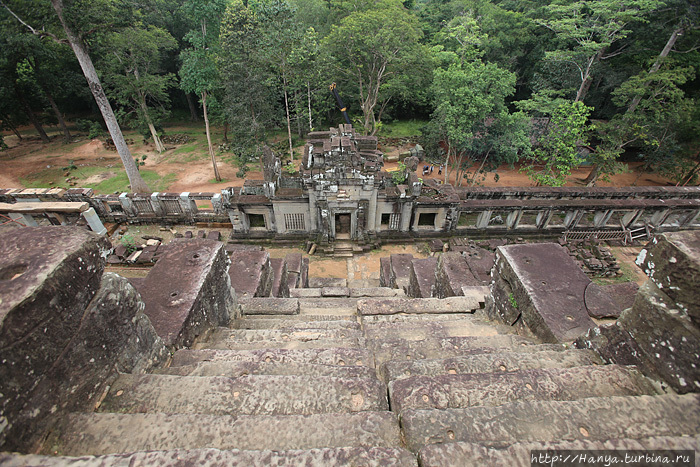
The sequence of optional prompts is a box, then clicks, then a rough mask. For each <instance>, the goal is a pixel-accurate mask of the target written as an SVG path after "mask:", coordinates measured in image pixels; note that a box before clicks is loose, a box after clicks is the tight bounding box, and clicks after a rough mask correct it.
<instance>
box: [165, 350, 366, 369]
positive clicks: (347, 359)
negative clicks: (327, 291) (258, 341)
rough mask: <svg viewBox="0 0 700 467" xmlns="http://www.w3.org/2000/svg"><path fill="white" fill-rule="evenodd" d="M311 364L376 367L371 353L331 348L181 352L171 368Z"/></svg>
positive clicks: (174, 358)
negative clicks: (201, 364)
mask: <svg viewBox="0 0 700 467" xmlns="http://www.w3.org/2000/svg"><path fill="white" fill-rule="evenodd" d="M221 361H228V362H252V363H273V362H274V363H309V364H318V365H357V366H368V367H374V357H373V355H372V352H371V351H369V350H368V349H360V348H342V347H328V348H319V349H249V350H215V349H209V350H207V349H204V350H191V349H183V350H178V351H177V352H175V355H173V360H172V362H171V364H170V366H178V365H192V364H194V363H199V362H221Z"/></svg>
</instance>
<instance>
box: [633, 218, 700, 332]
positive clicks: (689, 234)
mask: <svg viewBox="0 0 700 467" xmlns="http://www.w3.org/2000/svg"><path fill="white" fill-rule="evenodd" d="M637 264H638V265H639V266H640V267H641V268H642V269H643V270H644V272H646V273H647V275H648V276H649V278H650V279H651V280H652V281H654V283H655V284H656V285H657V287H659V288H660V289H661V290H663V292H664V293H665V294H666V295H668V296H669V297H671V299H672V300H673V301H674V302H676V305H677V307H678V308H680V309H681V310H683V311H685V312H686V313H688V316H690V318H691V319H692V320H693V322H694V323H695V325H696V326H700V294H699V293H698V290H700V232H698V231H697V230H686V231H682V232H669V233H663V234H660V235H657V236H656V237H655V238H654V239H653V240H652V241H651V242H650V244H649V245H647V246H646V247H645V248H644V249H643V250H642V251H641V252H640V253H639V257H638V258H637Z"/></svg>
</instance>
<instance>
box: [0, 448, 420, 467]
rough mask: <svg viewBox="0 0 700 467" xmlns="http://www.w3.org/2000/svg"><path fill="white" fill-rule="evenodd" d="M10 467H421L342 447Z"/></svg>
mask: <svg viewBox="0 0 700 467" xmlns="http://www.w3.org/2000/svg"><path fill="white" fill-rule="evenodd" d="M0 463H2V465H5V466H7V467H19V466H23V467H53V466H56V467H58V466H70V467H106V466H113V467H128V466H133V465H158V466H161V467H184V466H193V465H197V466H202V467H230V466H235V465H240V466H246V465H304V466H308V467H326V466H338V467H340V466H346V465H362V466H367V467H394V466H395V467H411V466H414V467H417V464H416V458H415V457H414V456H413V454H412V453H411V452H410V451H407V450H405V449H402V448H377V447H342V448H320V449H308V450H287V451H270V450H267V451H243V450H238V449H232V450H219V449H196V450H194V449H193V450H184V449H177V450H173V451H143V452H137V453H127V454H113V455H105V456H83V457H73V458H71V457H49V456H39V455H19V454H15V455H12V454H0Z"/></svg>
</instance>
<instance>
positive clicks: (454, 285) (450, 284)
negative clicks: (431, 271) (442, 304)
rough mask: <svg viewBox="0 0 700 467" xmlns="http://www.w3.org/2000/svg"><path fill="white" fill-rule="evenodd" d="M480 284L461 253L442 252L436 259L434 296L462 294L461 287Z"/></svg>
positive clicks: (442, 296)
mask: <svg viewBox="0 0 700 467" xmlns="http://www.w3.org/2000/svg"><path fill="white" fill-rule="evenodd" d="M465 285H466V286H471V285H482V283H481V281H480V280H478V279H476V278H475V277H474V274H472V272H471V270H470V269H469V265H468V264H467V261H466V260H465V259H464V257H463V256H462V254H461V253H443V254H442V255H440V259H439V260H438V264H437V269H436V271H435V291H434V293H433V295H434V296H436V297H438V298H445V297H454V296H456V295H462V287H463V286H465Z"/></svg>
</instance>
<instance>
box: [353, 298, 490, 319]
mask: <svg viewBox="0 0 700 467" xmlns="http://www.w3.org/2000/svg"><path fill="white" fill-rule="evenodd" d="M479 298H481V301H482V303H483V297H477V296H469V297H448V298H444V299H439V298H384V299H381V298H376V299H372V298H366V299H361V300H358V301H357V312H358V313H359V314H360V315H392V314H396V313H470V312H474V311H475V310H478V309H479V308H480V300H479Z"/></svg>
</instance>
